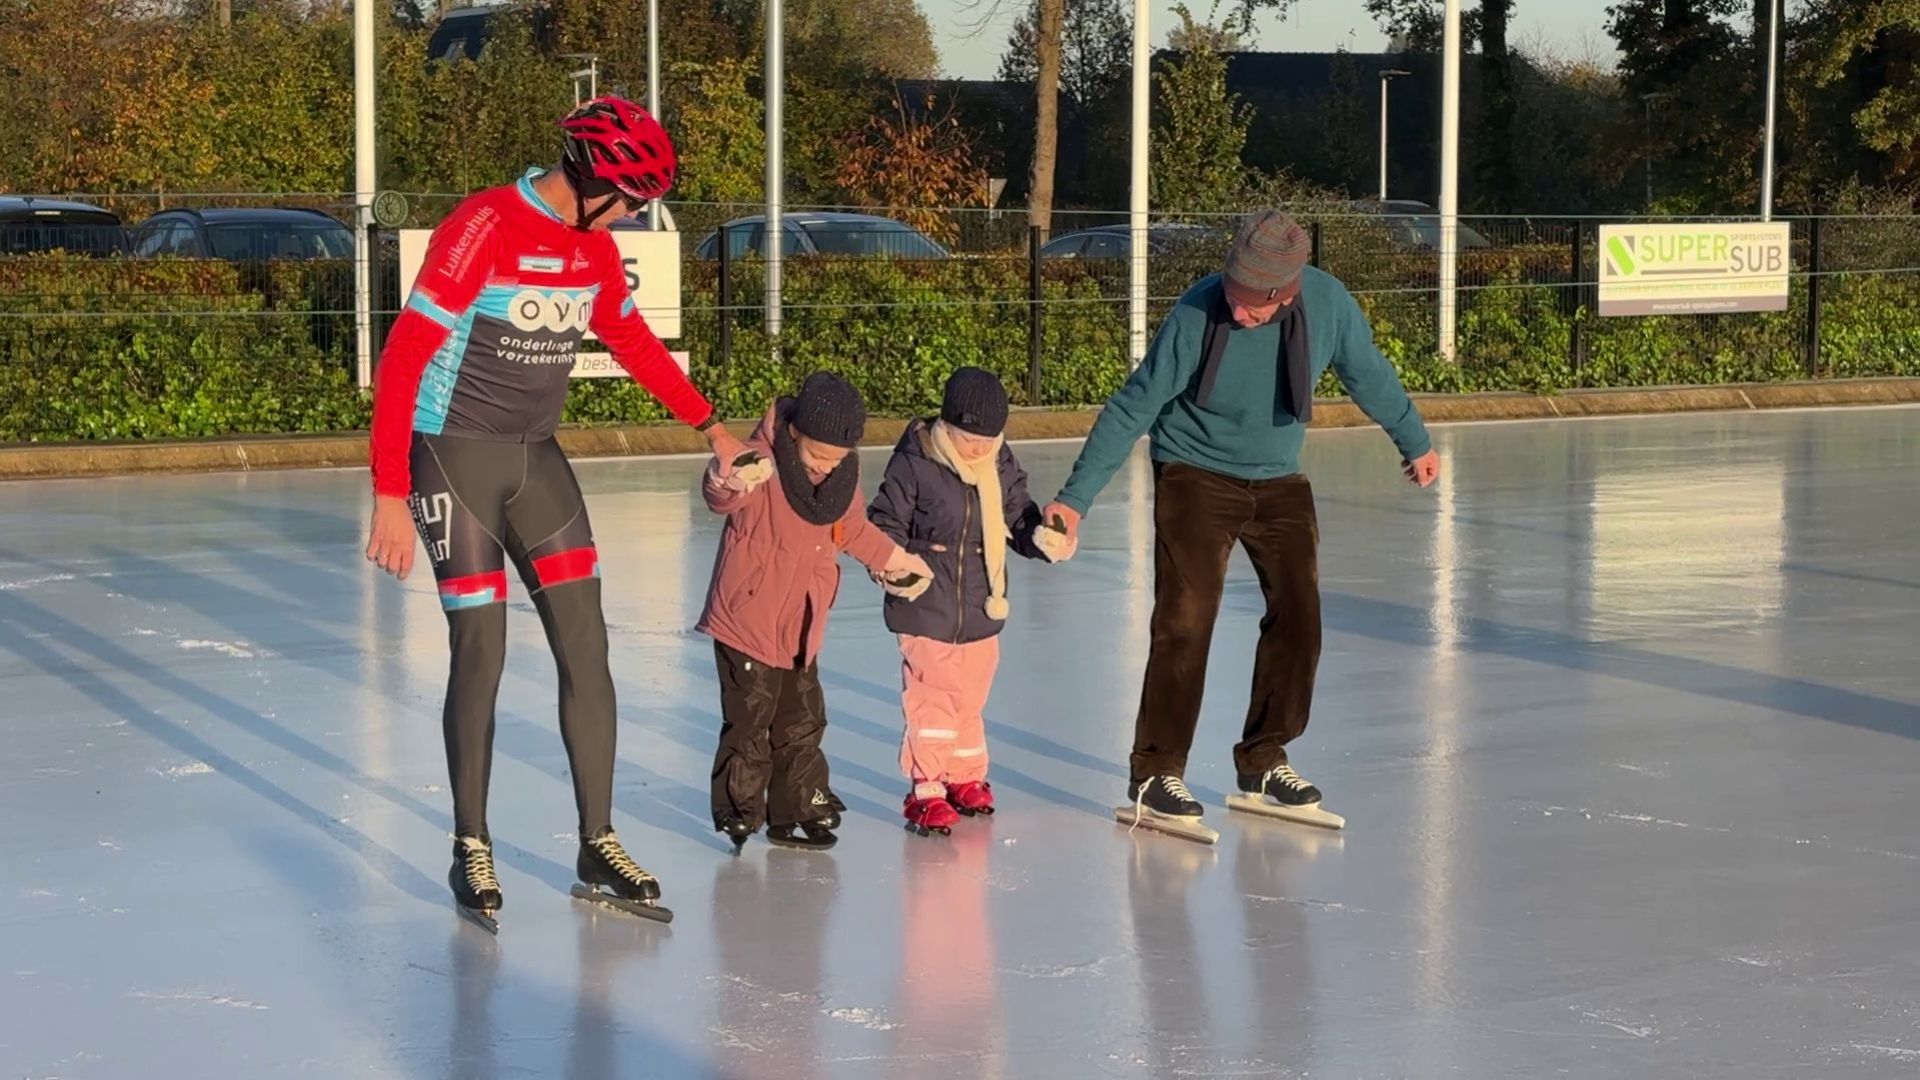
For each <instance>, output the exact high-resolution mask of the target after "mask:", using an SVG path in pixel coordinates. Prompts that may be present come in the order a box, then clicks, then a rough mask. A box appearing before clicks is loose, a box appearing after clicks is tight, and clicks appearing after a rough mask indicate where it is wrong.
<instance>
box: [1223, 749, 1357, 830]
mask: <svg viewBox="0 0 1920 1080" xmlns="http://www.w3.org/2000/svg"><path fill="white" fill-rule="evenodd" d="M1239 786H1240V791H1239V793H1238V794H1236V795H1229V796H1227V808H1228V809H1230V810H1239V811H1242V812H1243V813H1248V814H1259V815H1261V816H1263V817H1271V818H1279V819H1281V820H1282V821H1292V822H1297V823H1298V824H1301V825H1315V826H1318V827H1320V828H1322V829H1342V828H1345V827H1346V824H1347V819H1346V818H1343V817H1341V816H1340V815H1339V814H1335V813H1332V812H1330V811H1328V810H1327V809H1325V808H1324V807H1322V806H1321V805H1320V789H1319V788H1317V787H1314V786H1313V785H1312V784H1309V783H1307V781H1306V780H1305V779H1304V778H1302V777H1301V775H1300V774H1299V773H1297V772H1294V771H1293V766H1291V765H1287V764H1285V763H1282V764H1279V765H1275V766H1274V767H1273V768H1271V769H1268V770H1267V771H1266V772H1263V773H1241V774H1239Z"/></svg>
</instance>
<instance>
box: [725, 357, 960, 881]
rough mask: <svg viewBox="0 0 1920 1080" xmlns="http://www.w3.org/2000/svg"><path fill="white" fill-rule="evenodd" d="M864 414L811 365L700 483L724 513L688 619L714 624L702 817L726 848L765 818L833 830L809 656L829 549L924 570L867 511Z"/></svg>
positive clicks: (786, 837)
mask: <svg viewBox="0 0 1920 1080" xmlns="http://www.w3.org/2000/svg"><path fill="white" fill-rule="evenodd" d="M866 422H867V413H866V406H865V404H864V403H863V402H862V401H861V400H860V392H859V391H857V390H855V389H854V388H853V386H852V384H850V383H848V382H847V381H846V380H845V379H842V378H841V377H840V376H838V375H834V374H831V373H828V372H817V373H815V374H813V375H811V376H809V377H808V378H807V381H806V383H805V384H804V385H803V386H802V387H801V389H800V396H799V397H798V398H781V399H780V400H779V401H776V402H775V403H774V405H773V408H771V409H770V410H768V412H767V415H766V418H765V419H763V420H762V421H761V422H760V426H759V427H758V428H757V429H756V430H755V431H754V433H753V435H752V437H750V438H749V439H747V442H746V445H747V449H748V451H749V454H748V455H746V456H743V457H741V458H740V459H739V460H738V461H736V462H734V463H732V465H731V467H724V466H723V465H722V463H720V462H717V461H716V462H715V463H714V464H713V465H711V466H709V467H708V469H707V473H706V477H705V479H704V481H703V482H702V485H701V487H702V491H703V493H704V494H705V496H706V500H707V506H708V508H709V509H711V510H713V512H715V513H717V514H725V515H726V516H727V524H726V528H725V530H724V531H723V532H722V533H721V536H720V553H719V556H718V558H717V559H716V560H715V563H714V568H713V584H712V586H711V587H710V588H709V589H708V591H707V607H706V612H705V613H704V614H703V615H701V617H700V623H699V627H698V629H699V630H700V631H701V632H702V633H705V634H707V635H709V636H711V637H712V638H713V641H714V646H713V649H714V656H715V658H716V660H717V661H718V664H719V673H720V711H721V726H720V747H719V749H718V750H717V751H716V752H715V754H714V758H713V786H712V795H713V825H714V828H715V829H717V830H719V831H720V832H723V833H726V834H727V836H728V837H729V838H730V839H732V841H733V844H734V851H735V853H736V854H737V853H738V852H739V850H740V848H741V846H742V845H744V844H745V843H746V841H747V838H748V837H750V836H752V835H753V834H754V832H755V831H756V830H757V829H759V827H760V825H761V824H762V823H763V822H764V823H765V824H766V825H767V840H768V841H769V842H771V843H774V844H778V845H781V846H784V847H796V848H806V849H812V850H819V851H824V850H826V849H827V848H830V847H832V846H833V845H834V843H835V839H836V838H835V837H834V835H833V830H835V829H837V828H839V827H840V811H841V810H843V809H845V808H844V807H843V806H841V805H840V803H839V801H838V800H837V799H835V798H834V795H833V791H832V789H831V787H829V785H828V782H827V781H828V777H827V759H826V755H824V754H822V753H821V752H820V740H821V737H822V736H823V735H825V734H826V728H827V706H826V701H825V698H824V697H823V695H822V694H821V691H820V669H819V666H818V660H819V655H820V644H821V641H822V640H823V638H824V637H825V636H826V630H827V611H828V609H829V608H831V607H832V606H833V601H834V597H835V596H836V595H837V594H838V593H839V590H840V562H839V555H840V553H841V552H843V551H844V552H846V553H847V554H849V555H851V556H853V557H854V559H856V560H858V561H859V562H860V563H861V564H862V565H864V566H866V567H867V569H868V570H869V571H873V572H876V573H884V574H891V575H896V576H899V575H911V574H919V575H922V576H923V577H924V576H931V571H930V570H928V568H927V564H926V563H925V562H924V561H923V560H921V559H920V558H919V557H917V556H914V555H909V554H907V553H906V552H905V551H904V550H902V549H901V547H900V546H899V545H898V544H896V543H894V542H893V541H892V540H891V539H889V538H888V537H887V535H886V534H885V533H883V532H881V531H880V530H879V529H877V528H875V527H874V526H873V525H871V524H870V523H868V521H867V515H866V505H865V500H863V499H862V498H861V495H860V457H859V455H858V454H856V453H854V447H856V446H858V445H859V444H860V437H861V436H862V435H863V434H864V433H865V430H866ZM769 478H771V482H769Z"/></svg>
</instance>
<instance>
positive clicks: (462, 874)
mask: <svg viewBox="0 0 1920 1080" xmlns="http://www.w3.org/2000/svg"><path fill="white" fill-rule="evenodd" d="M447 884H448V885H449V886H451V887H452V888H453V900H454V904H455V905H456V906H457V908H458V910H459V912H460V914H462V915H464V916H466V917H467V918H468V919H470V920H472V921H473V923H474V924H475V925H476V926H478V927H480V929H482V930H485V931H486V932H487V933H489V934H498V933H499V932H500V920H499V919H497V918H496V917H495V916H496V915H497V914H498V913H499V911H500V908H501V905H502V904H503V903H504V901H503V900H502V898H501V895H500V878H499V877H498V876H497V875H496V874H495V873H494V871H493V841H492V840H491V839H489V838H488V837H487V836H486V834H484V833H483V834H481V835H479V836H456V837H454V838H453V866H452V867H451V868H450V869H448V870H447Z"/></svg>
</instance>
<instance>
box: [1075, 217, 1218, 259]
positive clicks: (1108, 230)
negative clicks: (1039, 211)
mask: <svg viewBox="0 0 1920 1080" xmlns="http://www.w3.org/2000/svg"><path fill="white" fill-rule="evenodd" d="M1229 239H1231V236H1230V235H1229V234H1228V233H1224V232H1222V231H1220V230H1219V229H1216V228H1213V227H1212V226H1208V225H1191V224H1185V223H1182V222H1164V223H1162V224H1159V225H1149V226H1148V227H1147V251H1148V253H1150V254H1152V255H1161V256H1165V255H1178V254H1188V253H1192V252H1196V251H1201V252H1207V251H1211V253H1213V254H1224V253H1225V251H1226V245H1227V241H1228V240H1229ZM1132 245H1133V229H1132V228H1131V227H1130V226H1126V225H1100V226H1096V227H1094V228H1091V229H1081V230H1079V231H1078V232H1070V233H1067V234H1066V235H1065V236H1056V237H1054V238H1053V239H1052V240H1049V241H1047V243H1046V246H1044V247H1042V248H1041V249H1040V257H1041V258H1043V259H1124V258H1126V257H1128V256H1129V255H1130V254H1132V251H1133V247H1132Z"/></svg>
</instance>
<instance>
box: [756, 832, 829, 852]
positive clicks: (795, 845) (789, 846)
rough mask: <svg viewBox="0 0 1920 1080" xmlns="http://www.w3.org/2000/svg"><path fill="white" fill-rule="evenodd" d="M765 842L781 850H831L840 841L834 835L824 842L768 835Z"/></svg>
mask: <svg viewBox="0 0 1920 1080" xmlns="http://www.w3.org/2000/svg"><path fill="white" fill-rule="evenodd" d="M767 843H769V844H771V845H773V846H774V847H777V848H779V849H780V850H782V851H832V850H833V849H834V847H835V845H837V844H839V843H840V838H839V837H837V836H836V837H834V838H833V839H832V840H829V841H828V842H826V843H824V844H808V843H802V842H800V841H797V840H775V839H773V838H772V837H768V838H767Z"/></svg>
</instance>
